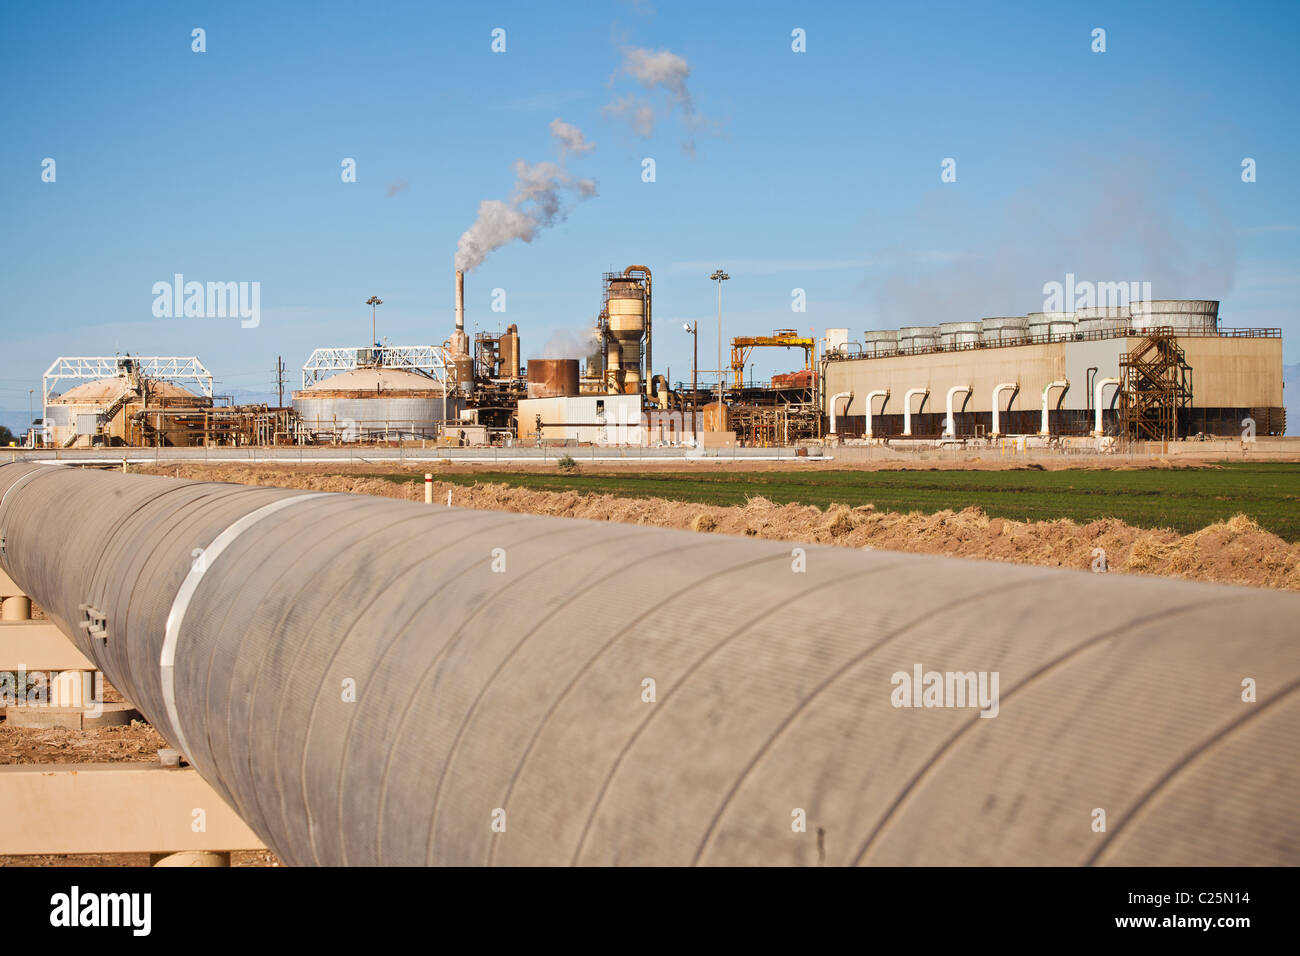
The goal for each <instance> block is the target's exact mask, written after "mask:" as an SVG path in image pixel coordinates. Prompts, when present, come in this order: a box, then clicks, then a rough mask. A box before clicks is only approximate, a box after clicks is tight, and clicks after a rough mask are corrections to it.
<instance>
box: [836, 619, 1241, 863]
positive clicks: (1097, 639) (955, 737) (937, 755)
mask: <svg viewBox="0 0 1300 956" xmlns="http://www.w3.org/2000/svg"><path fill="white" fill-rule="evenodd" d="M1221 600H1222V599H1220V598H1217V597H1216V598H1214V599H1213V600H1210V601H1200V602H1198V603H1196V604H1186V605H1183V606H1181V607H1164V608H1161V609H1160V610H1158V611H1155V612H1153V613H1150V614H1144V615H1141V616H1140V617H1136V618H1133V619H1131V620H1129V621H1125V622H1124V623H1123V624H1120V625H1117V626H1115V627H1112V628H1109V629H1107V630H1105V631H1102V632H1101V633H1100V634H1095V635H1093V636H1092V637H1090V638H1087V639H1086V640H1084V641H1082V642H1081V643H1079V644H1077V645H1076V646H1074V647H1072V648H1070V649H1069V650H1067V651H1066V652H1065V653H1063V654H1061V655H1059V656H1058V657H1055V658H1053V659H1051V660H1049V661H1047V662H1046V663H1045V664H1043V665H1042V666H1041V667H1039V668H1038V669H1037V670H1035V671H1034V672H1033V673H1031V674H1028V675H1026V677H1025V679H1024V680H1023V681H1021V682H1020V683H1019V684H1017V685H1016V686H1014V687H1012V688H1011V689H1010V690H1008V691H1007V692H1006V693H1005V694H1001V695H1000V697H999V706H1001V705H1002V704H1005V703H1006V702H1007V701H1008V700H1010V699H1011V698H1013V697H1016V696H1017V695H1020V694H1023V693H1025V692H1026V691H1027V690H1029V689H1031V688H1032V687H1034V686H1036V685H1037V684H1039V683H1041V682H1042V681H1044V680H1047V679H1048V678H1049V677H1051V676H1053V675H1054V674H1055V673H1056V672H1057V671H1059V670H1061V669H1062V668H1065V667H1068V666H1070V665H1071V664H1074V663H1075V662H1076V661H1077V660H1078V659H1079V658H1080V657H1082V656H1083V655H1084V654H1086V653H1087V652H1088V651H1091V650H1093V649H1094V648H1096V647H1097V646H1098V645H1100V644H1103V643H1105V642H1106V641H1109V640H1110V639H1111V638H1113V637H1116V636H1119V635H1123V634H1124V633H1125V632H1126V631H1127V630H1129V629H1130V628H1134V627H1142V626H1143V625H1146V624H1149V623H1151V622H1152V621H1155V620H1162V619H1166V618H1169V617H1173V616H1177V615H1179V614H1186V613H1189V612H1191V611H1195V610H1198V609H1200V608H1203V607H1209V606H1211V605H1215V604H1219V603H1221ZM980 719H981V718H980V716H979V715H978V714H976V715H975V716H974V717H972V718H971V719H970V720H968V721H966V723H964V724H962V726H961V727H960V728H958V729H957V731H956V732H955V733H953V734H952V735H951V736H949V737H948V739H947V740H945V741H944V742H943V743H942V744H940V745H939V747H938V749H937V750H935V752H934V753H933V754H931V755H930V756H929V758H927V759H926V760H925V761H924V762H923V763H922V764H921V767H920V769H918V770H917V771H916V773H915V774H913V775H912V778H911V779H910V780H909V781H908V782H907V783H906V784H905V785H904V787H903V789H902V790H900V791H899V792H898V794H897V796H895V797H894V800H893V802H892V803H891V804H890V806H889V808H888V809H887V810H886V811H885V813H884V815H883V816H881V817H880V819H879V820H878V821H877V822H876V825H875V827H874V828H873V829H872V830H871V832H870V833H869V834H868V835H867V837H866V839H865V840H863V841H862V843H861V844H859V846H858V850H857V853H855V854H854V857H853V865H854V866H861V865H862V864H863V860H864V859H865V858H866V857H867V856H868V855H869V854H870V853H872V852H873V851H874V850H875V849H876V847H877V845H878V844H879V842H880V840H881V839H882V838H883V836H884V835H885V834H886V831H887V830H888V829H889V828H890V827H891V826H892V825H893V823H894V821H895V820H896V819H897V818H898V815H899V812H900V810H901V809H902V807H903V805H904V804H905V803H907V802H908V801H909V800H910V799H911V798H912V797H913V796H914V795H915V794H916V793H917V792H919V790H920V789H921V785H922V783H923V782H924V781H925V780H926V778H928V777H930V776H932V775H933V774H934V773H935V772H937V771H936V767H937V766H938V765H939V763H940V762H941V761H942V760H943V759H944V758H945V757H947V756H948V755H949V754H950V753H951V752H952V751H953V750H954V749H955V748H956V747H957V745H958V743H960V742H961V741H962V740H963V738H965V737H966V736H967V735H968V734H970V733H971V732H972V730H973V729H974V728H976V727H978V726H979V721H980Z"/></svg>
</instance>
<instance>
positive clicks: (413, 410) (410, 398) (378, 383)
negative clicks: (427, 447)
mask: <svg viewBox="0 0 1300 956" xmlns="http://www.w3.org/2000/svg"><path fill="white" fill-rule="evenodd" d="M444 407H445V409H446V417H447V420H448V421H455V420H457V419H458V418H459V416H460V409H461V407H462V402H461V397H460V395H459V394H458V393H457V392H456V391H454V390H449V391H448V393H447V396H446V404H445V406H444V400H443V392H442V388H441V386H439V384H438V383H437V382H436V381H434V380H433V379H431V378H427V377H425V376H424V375H420V374H418V373H416V372H411V371H407V370H406V369H394V368H382V367H374V366H372V367H370V368H357V369H351V370H350V371H347V372H340V373H339V374H337V375H332V376H330V377H329V378H327V379H325V380H323V381H320V382H315V383H314V384H312V385H309V386H307V387H306V388H304V389H303V390H302V391H299V392H294V393H293V410H294V411H295V412H296V413H297V414H298V418H299V419H300V420H301V422H302V425H303V428H304V429H305V430H306V431H307V432H308V433H309V434H310V435H311V436H312V437H313V438H315V439H317V440H320V439H327V440H337V441H377V440H402V439H412V438H436V437H437V436H438V428H439V425H440V423H441V422H442V421H443V413H444Z"/></svg>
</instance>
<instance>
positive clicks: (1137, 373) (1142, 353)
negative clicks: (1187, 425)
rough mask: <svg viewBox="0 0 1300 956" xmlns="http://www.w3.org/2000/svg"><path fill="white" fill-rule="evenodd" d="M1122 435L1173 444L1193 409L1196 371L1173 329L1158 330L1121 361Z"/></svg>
mask: <svg viewBox="0 0 1300 956" xmlns="http://www.w3.org/2000/svg"><path fill="white" fill-rule="evenodd" d="M1119 376H1120V386H1119V434H1120V435H1121V436H1122V437H1124V438H1127V439H1128V440H1130V441H1172V440H1173V439H1176V438H1177V437H1178V426H1179V421H1180V419H1182V420H1186V419H1187V417H1188V416H1187V414H1186V413H1187V411H1188V410H1189V409H1190V408H1191V405H1192V367H1191V366H1190V365H1188V364H1187V358H1186V356H1185V355H1184V353H1183V350H1182V349H1181V348H1179V346H1178V337H1177V335H1176V334H1175V333H1174V330H1173V329H1172V328H1155V329H1152V330H1151V331H1150V332H1148V333H1147V335H1146V337H1145V338H1143V339H1142V340H1141V341H1140V342H1138V344H1137V345H1136V346H1135V347H1134V348H1133V349H1132V350H1131V351H1129V352H1128V353H1127V354H1125V355H1124V356H1123V357H1122V358H1121V359H1120V361H1119Z"/></svg>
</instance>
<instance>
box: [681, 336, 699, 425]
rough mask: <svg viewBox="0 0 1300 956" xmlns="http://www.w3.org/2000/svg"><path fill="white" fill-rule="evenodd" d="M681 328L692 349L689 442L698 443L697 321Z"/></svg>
mask: <svg viewBox="0 0 1300 956" xmlns="http://www.w3.org/2000/svg"><path fill="white" fill-rule="evenodd" d="M682 328H683V329H685V330H686V331H687V332H688V333H689V334H690V336H691V345H692V347H693V351H692V353H691V441H693V442H698V441H699V435H698V434H697V433H696V431H695V414H696V405H698V404H699V402H698V400H697V398H696V392H695V370H696V368H697V367H698V366H699V364H700V323H699V320H698V319H692V320H691V321H690V322H685V323H683V324H682Z"/></svg>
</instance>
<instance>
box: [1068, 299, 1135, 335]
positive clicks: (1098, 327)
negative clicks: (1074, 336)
mask: <svg viewBox="0 0 1300 956" xmlns="http://www.w3.org/2000/svg"><path fill="white" fill-rule="evenodd" d="M1075 315H1076V316H1077V318H1078V323H1077V324H1076V325H1075V327H1074V328H1075V331H1076V332H1083V333H1088V332H1116V331H1118V330H1120V329H1127V328H1128V327H1129V323H1130V322H1131V321H1132V319H1131V318H1130V317H1129V311H1128V306H1126V305H1098V306H1093V307H1092V308H1087V309H1077V310H1075Z"/></svg>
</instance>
